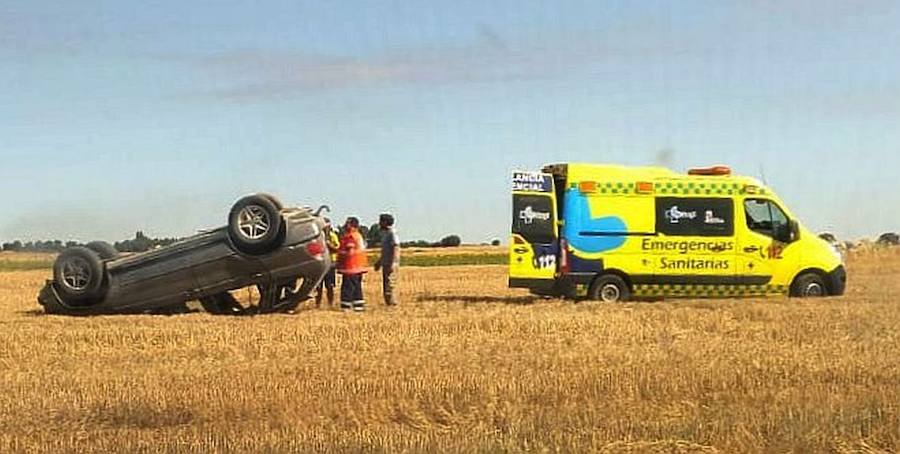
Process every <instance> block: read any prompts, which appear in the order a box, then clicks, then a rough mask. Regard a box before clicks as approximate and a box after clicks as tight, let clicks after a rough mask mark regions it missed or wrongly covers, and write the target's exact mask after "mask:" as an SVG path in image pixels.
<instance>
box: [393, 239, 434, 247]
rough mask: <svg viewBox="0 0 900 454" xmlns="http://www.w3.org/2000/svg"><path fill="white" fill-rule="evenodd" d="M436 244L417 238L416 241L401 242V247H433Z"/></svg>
mask: <svg viewBox="0 0 900 454" xmlns="http://www.w3.org/2000/svg"><path fill="white" fill-rule="evenodd" d="M433 246H434V244H432V243H429V242H427V241H424V240H415V241H403V242H401V243H400V247H433Z"/></svg>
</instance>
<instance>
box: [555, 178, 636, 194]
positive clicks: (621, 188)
mask: <svg viewBox="0 0 900 454" xmlns="http://www.w3.org/2000/svg"><path fill="white" fill-rule="evenodd" d="M571 187H572V188H574V189H578V185H577V184H575V183H572V185H571ZM635 190H636V189H635V183H634V182H633V181H632V182H625V181H607V182H605V183H600V182H597V192H596V193H597V194H626V195H627V194H636V192H635Z"/></svg>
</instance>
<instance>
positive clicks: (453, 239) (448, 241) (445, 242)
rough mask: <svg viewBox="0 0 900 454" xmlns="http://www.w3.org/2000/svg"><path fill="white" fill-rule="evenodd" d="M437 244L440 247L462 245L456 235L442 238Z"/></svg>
mask: <svg viewBox="0 0 900 454" xmlns="http://www.w3.org/2000/svg"><path fill="white" fill-rule="evenodd" d="M438 244H439V245H440V246H441V247H457V246H459V245H461V244H462V239H461V238H460V237H459V236H458V235H449V236H445V237H444V238H442V239H441V242H440V243H438Z"/></svg>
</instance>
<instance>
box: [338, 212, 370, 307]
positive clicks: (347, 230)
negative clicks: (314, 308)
mask: <svg viewBox="0 0 900 454" xmlns="http://www.w3.org/2000/svg"><path fill="white" fill-rule="evenodd" d="M367 266H368V259H367V258H366V240H365V239H363V237H362V234H360V233H359V219H357V218H355V217H349V218H347V222H345V223H344V232H343V235H342V236H341V243H340V247H339V248H338V267H337V272H338V273H340V274H341V276H342V279H341V309H343V310H344V311H349V310H350V309H353V310H354V311H356V312H362V311H364V310H366V302H365V300H364V299H363V288H362V280H363V274H365V272H366V267H367Z"/></svg>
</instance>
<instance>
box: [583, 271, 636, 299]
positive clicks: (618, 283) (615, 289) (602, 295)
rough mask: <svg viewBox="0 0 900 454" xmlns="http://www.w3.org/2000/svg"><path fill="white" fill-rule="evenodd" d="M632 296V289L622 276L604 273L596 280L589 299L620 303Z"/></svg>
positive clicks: (589, 293) (589, 292)
mask: <svg viewBox="0 0 900 454" xmlns="http://www.w3.org/2000/svg"><path fill="white" fill-rule="evenodd" d="M629 298H631V289H629V288H628V283H627V282H625V279H622V277H621V276H619V275H616V274H604V275H602V276H600V277H598V278H597V279H595V280H594V283H593V284H592V285H591V288H590V290H589V291H588V299H590V300H591V301H600V302H604V303H619V302H623V301H628V299H629Z"/></svg>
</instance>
